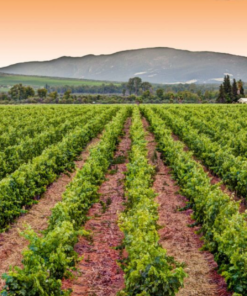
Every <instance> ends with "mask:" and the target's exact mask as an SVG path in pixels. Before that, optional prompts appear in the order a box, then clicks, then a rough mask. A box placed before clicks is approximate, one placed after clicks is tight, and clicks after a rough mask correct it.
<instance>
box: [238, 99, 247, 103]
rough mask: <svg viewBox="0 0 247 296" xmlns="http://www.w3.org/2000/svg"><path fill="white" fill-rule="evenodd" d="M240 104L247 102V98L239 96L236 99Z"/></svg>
mask: <svg viewBox="0 0 247 296" xmlns="http://www.w3.org/2000/svg"><path fill="white" fill-rule="evenodd" d="M238 102H239V103H240V104H247V98H241V99H239V100H238Z"/></svg>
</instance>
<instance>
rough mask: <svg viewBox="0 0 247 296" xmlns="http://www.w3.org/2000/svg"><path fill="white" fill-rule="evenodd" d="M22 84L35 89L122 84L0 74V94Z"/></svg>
mask: <svg viewBox="0 0 247 296" xmlns="http://www.w3.org/2000/svg"><path fill="white" fill-rule="evenodd" d="M18 83H22V84H23V85H28V86H31V87H33V88H34V89H37V88H40V87H44V86H45V85H46V84H48V85H49V86H65V85H69V86H79V85H91V86H93V85H101V84H103V83H105V84H106V83H107V84H109V83H114V84H115V85H119V84H120V83H116V82H110V81H96V80H86V79H69V78H55V77H39V76H24V75H9V74H3V73H0V92H6V91H8V90H9V89H10V88H11V87H12V86H13V85H15V84H18Z"/></svg>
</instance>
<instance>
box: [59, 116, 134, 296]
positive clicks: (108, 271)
mask: <svg viewBox="0 0 247 296" xmlns="http://www.w3.org/2000/svg"><path fill="white" fill-rule="evenodd" d="M130 124H131V120H130V119H128V120H127V122H126V124H125V128H124V132H125V133H124V137H123V138H122V139H121V142H120V143H119V145H118V147H117V151H116V153H115V159H118V160H120V161H119V162H121V163H117V161H116V164H114V165H112V166H111V167H110V170H109V173H108V174H106V181H105V182H104V183H103V184H102V185H101V187H100V190H99V193H100V194H101V198H100V202H99V203H96V204H94V205H93V207H92V208H91V209H90V211H89V213H88V216H89V217H91V219H90V220H89V221H88V222H87V223H86V224H85V229H86V230H89V231H90V232H91V235H92V240H88V239H85V238H83V237H81V238H80V240H79V242H78V243H77V245H76V247H75V250H76V251H77V252H78V253H79V255H81V256H83V260H82V261H81V262H80V263H79V264H78V266H77V268H78V269H79V275H77V278H76V279H75V280H72V281H71V280H64V281H63V288H71V289H72V290H73V292H72V296H76V295H80V296H96V295H97V296H115V295H116V293H117V292H118V291H119V290H121V289H122V288H123V287H124V277H123V271H122V270H121V268H120V267H119V266H118V264H117V261H118V260H119V259H121V258H122V254H121V251H119V250H116V249H115V247H117V246H119V245H121V242H122V240H123V233H122V232H121V231H120V230H119V228H118V224H117V221H118V213H120V212H121V211H123V210H124V206H123V202H124V182H123V181H124V178H125V175H124V172H125V171H126V163H127V157H128V151H129V150H130V147H131V140H130V136H129V127H130ZM121 159H122V161H121ZM122 162H124V163H122ZM102 205H103V206H102Z"/></svg>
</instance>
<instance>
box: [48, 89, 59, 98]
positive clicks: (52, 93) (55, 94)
mask: <svg viewBox="0 0 247 296" xmlns="http://www.w3.org/2000/svg"><path fill="white" fill-rule="evenodd" d="M49 96H50V97H51V98H52V99H55V100H56V99H57V97H58V93H57V91H54V92H51V93H50V94H49Z"/></svg>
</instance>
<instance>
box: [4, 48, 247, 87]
mask: <svg viewBox="0 0 247 296" xmlns="http://www.w3.org/2000/svg"><path fill="white" fill-rule="evenodd" d="M0 72H3V73H11V74H22V75H38V76H50V77H64V78H77V79H89V80H107V81H119V82H120V81H127V80H128V79H129V78H130V77H133V76H139V77H141V78H142V80H145V81H149V82H151V83H167V84H168V83H180V82H181V83H192V82H195V83H217V82H219V81H220V80H221V79H222V77H223V76H224V75H225V74H230V75H232V76H234V77H235V78H236V79H240V78H241V79H242V80H245V81H247V57H242V56H236V55H230V54H224V53H215V52H191V51H187V50H177V49H172V48H163V47H160V48H147V49H137V50H128V51H121V52H118V53H115V54H110V55H99V56H96V55H87V56H84V57H61V58H58V59H55V60H51V61H45V62H27V63H19V64H15V65H11V66H8V67H4V68H0Z"/></svg>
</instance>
